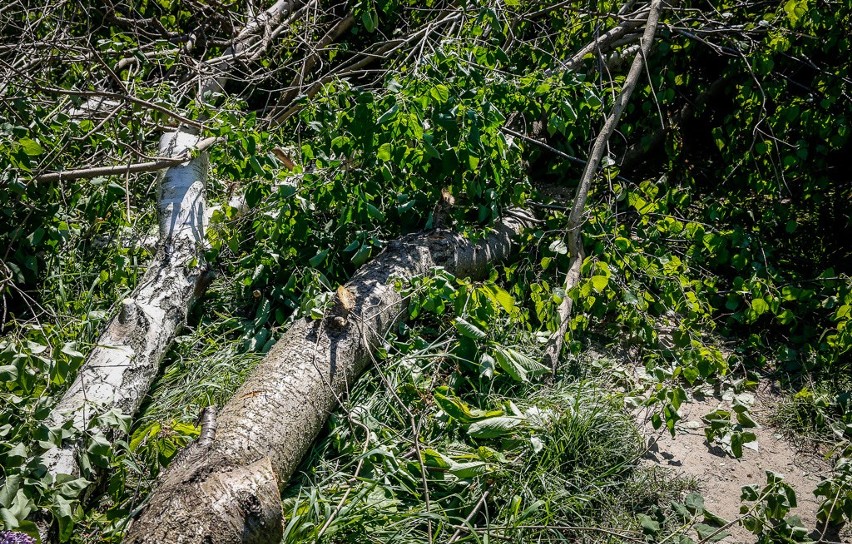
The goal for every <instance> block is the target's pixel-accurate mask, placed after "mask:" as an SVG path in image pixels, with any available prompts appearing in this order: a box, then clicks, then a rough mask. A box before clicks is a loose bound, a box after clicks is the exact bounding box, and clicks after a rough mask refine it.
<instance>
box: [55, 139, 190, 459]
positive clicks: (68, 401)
mask: <svg viewBox="0 0 852 544" xmlns="http://www.w3.org/2000/svg"><path fill="white" fill-rule="evenodd" d="M197 142H198V137H197V136H195V135H192V134H187V133H185V132H171V133H167V134H164V135H163V137H162V138H161V139H160V155H162V156H165V157H178V156H181V155H182V154H183V153H186V151H187V150H188V149H191V148H193V147H195V145H196V143H197ZM206 178H207V154H206V152H201V153H200V154H199V155H198V156H197V157H196V158H194V159H192V160H190V161H188V162H187V163H185V164H183V165H181V166H176V167H172V168H169V169H168V170H167V171H166V173H165V175H164V176H163V177H162V179H161V181H160V184H159V210H158V211H159V220H160V242H159V244H158V247H157V252H156V255H155V257H154V260H153V262H152V263H151V265H150V266H149V268H148V271H147V272H146V273H145V275H144V276H143V277H142V279H141V280H140V282H139V285H137V287H136V289H134V291H133V292H132V293H131V295H130V296H129V297H128V298H126V299H124V300H123V301H121V303H120V308H119V311H118V313H117V314H116V315H115V316H114V317H113V318H112V320H111V321H110V322H109V325H108V326H107V328H106V330H105V331H104V332H103V334H102V335H101V337H100V338H99V339H98V342H97V345H96V346H95V347H94V349H92V351H91V353H90V354H89V356H88V358H87V359H86V361H85V363H84V364H83V366H82V367H81V368H80V371H79V372H78V374H77V377H76V379H75V380H74V382H73V383H72V384H71V387H70V388H69V389H68V391H66V393H65V395H63V397H62V399H61V400H60V401H59V403H58V404H57V405H56V406H55V408H54V409H53V412H52V413H51V415H50V418H49V420H48V423H49V425H51V426H59V425H62V424H63V423H64V422H65V421H67V420H68V419H71V420H72V421H73V425H74V427H76V428H78V429H87V428H88V427H89V426H90V423H91V421H92V418H93V417H94V416H96V415H97V414H100V413H103V412H104V411H107V410H110V409H113V408H117V409H119V410H121V411H122V412H124V413H127V414H132V413H134V412H135V411H136V410H137V408H139V405H140V403H141V402H142V398H143V397H144V396H145V394H146V393H147V391H148V389H149V387H150V385H151V383H152V382H153V380H154V378H155V377H156V375H157V371H158V369H159V366H160V361H162V359H163V356H164V355H165V353H166V350H167V349H168V347H169V345H170V344H171V342H172V340H173V339H174V337H175V334H176V332H177V331H178V330H179V329H180V328H181V327H182V326H183V324H184V323H185V321H186V315H187V312H188V311H189V308H190V307H191V304H192V302H193V298H194V293H195V292H196V288H197V287H198V282H199V281H200V280H201V276H202V269H201V254H200V248H201V247H202V243H203V241H204V217H205V213H204V212H205V181H206ZM45 463H46V465H47V468H48V471H49V472H50V473H51V474H54V475H56V474H76V473H77V472H78V467H77V462H76V460H75V452H74V444H67V445H63V447H61V448H60V447H56V448H53V449H51V450H48V451H47V452H46V453H45Z"/></svg>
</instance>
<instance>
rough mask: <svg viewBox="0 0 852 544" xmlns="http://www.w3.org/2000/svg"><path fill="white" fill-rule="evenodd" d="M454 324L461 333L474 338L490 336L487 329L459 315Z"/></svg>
mask: <svg viewBox="0 0 852 544" xmlns="http://www.w3.org/2000/svg"><path fill="white" fill-rule="evenodd" d="M453 326H454V327H455V328H456V330H457V331H459V334H461V335H462V336H464V337H466V338H470V339H472V340H485V339H486V338H487V337H488V334H487V333H486V332H485V331H483V330H482V329H480V328H479V327H477V326H476V325H474V324H473V323H471V322H469V321H467V320H466V319H464V318H461V317H457V318H456V319H455V320H454V321H453Z"/></svg>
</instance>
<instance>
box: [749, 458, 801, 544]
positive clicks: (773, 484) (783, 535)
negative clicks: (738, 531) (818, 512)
mask: <svg viewBox="0 0 852 544" xmlns="http://www.w3.org/2000/svg"><path fill="white" fill-rule="evenodd" d="M783 479H784V477H783V476H782V475H780V474H776V473H775V472H772V471H771V470H767V471H766V485H765V486H764V487H763V488H761V487H760V486H759V485H757V484H753V485H747V486H743V488H742V493H741V495H740V500H741V501H744V502H751V503H752V504H751V505H748V504H743V505H742V506H740V513H741V514H742V519H741V521H740V523H742V525H743V527H745V528H746V529H748V530H749V531H750V532H752V533H754V534H755V535H757V536H758V544H763V543H770V542H771V543H776V542H812V540H811V539H810V537H809V536H808V530H807V528H805V527H804V526H803V525H802V521H801V520H800V519H799V516H795V515H793V516H788V515H787V514H788V513H789V512H790V510H791V509H793V508H795V507H796V492H795V491H794V490H793V488H792V487H790V485H789V484H787V483H784V481H783Z"/></svg>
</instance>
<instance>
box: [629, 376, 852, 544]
mask: <svg viewBox="0 0 852 544" xmlns="http://www.w3.org/2000/svg"><path fill="white" fill-rule="evenodd" d="M737 398H738V400H739V401H740V402H742V403H744V404H748V405H750V406H751V409H750V412H751V414H752V417H753V418H754V419H755V421H757V423H758V424H759V425H760V428H758V429H755V434H756V435H757V446H756V449H754V448H755V447H754V445H753V444H752V445H751V447H750V448H745V449H744V452H743V456H742V458H741V459H734V458H733V457H731V456H729V455H727V454H726V453H725V452H724V450H722V449H721V448H719V447H717V446H711V445H709V444H708V443H707V440H706V438H705V436H704V427H705V424H704V422H703V421H702V419H701V418H702V416H704V415H706V414H708V413H709V412H711V411H713V410H715V409H717V408H722V409H727V410H730V409H731V405H732V402H733V400H734V394H733V393H727V394H724V395H713V394H712V392H707V393H706V394H705V395H702V396H698V395H696V398H693V399H690V402H689V403H685V404H683V405H682V406H681V408H680V410H679V412H680V415H681V417H682V419H681V421H680V422H679V423H678V426H677V436H676V437H675V438H672V437H671V435H670V434H669V433H668V431H665V430H664V432H659V431H655V430H654V429H653V427H652V425H651V422H650V420H649V419H648V414H647V413H645V412H639V413H637V414H636V416H637V421H638V423H639V425H640V430H642V431H643V433H644V435H645V438H646V440H647V443H648V445H649V452H648V454H647V455H646V458H645V460H644V462H646V463H656V464H658V465H660V466H663V467H668V468H670V469H672V470H674V471H675V472H677V473H680V474H683V475H685V476H689V477H694V478H696V479H697V480H698V481H699V482H700V492H701V493H702V495H703V496H704V501H705V506H706V508H707V509H708V510H709V511H711V512H713V513H715V514H717V515H718V516H721V517H722V518H724V519H726V520H729V521H730V520H733V519H735V518H737V517H738V516H739V509H740V505H741V503H740V488H741V487H742V486H744V485H749V484H760V485H764V484H765V483H766V474H765V471H766V470H772V471H774V472H776V473H780V474H782V475H784V481H786V482H787V483H788V484H790V485H791V486H792V487H793V489H794V490H795V491H796V497H797V500H798V506H797V508H795V509H794V510H793V511H791V514H796V515H798V516H799V517H800V518H801V519H802V522H803V523H804V525H805V526H806V527H808V528H809V529H815V527H816V526H817V520H816V512H817V508H818V506H819V502H818V501H817V499H816V497H814V494H813V490H814V489H815V488H816V485H817V483H819V482H820V480H822V479H823V478H824V477H825V476H827V475H828V474H829V473H830V467H829V466H828V464H827V463H826V462H825V461H824V460H823V459H822V458H821V457H820V456H819V455H817V454H808V453H805V452H802V451H798V450H797V449H796V448H795V447H794V446H793V445H792V444H791V443H790V442H788V441H787V440H785V439H784V438H783V437H782V435H781V434H779V433H778V431H777V430H775V429H773V428H772V427H771V426H769V425H768V419H769V415H770V414H771V413H772V412H771V410H772V406H773V403H774V402H775V401H776V400H777V399H776V397H775V396H774V395H773V394H772V393H771V392H770V391H769V388H768V386H767V385H766V384H762V386H761V387H760V388H759V389H758V391H757V393H741V394H738V395H737ZM755 398H757V401H755ZM730 532H731V536H729V537H727V538H726V539H724V540H723V541H722V542H724V543H729V544H733V543H753V542H756V540H757V537H756V536H755V535H753V534H751V533H749V532H747V531H746V530H745V529H743V528H742V527H741V526H739V525H736V526H734V527H732V528H731V530H730ZM691 536H693V538H694V537H695V535H694V534H693V535H691ZM811 536H812V538H815V539H818V538H819V533H817V532H814V533H812V534H811ZM822 542H826V543H829V542H842V543H844V544H849V543H852V528H850V527H845V528H844V529H843V530H842V531H841V532H840V534H837V533H835V534H825V535H824V538H823V540H822Z"/></svg>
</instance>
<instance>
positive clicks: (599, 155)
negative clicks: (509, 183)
mask: <svg viewBox="0 0 852 544" xmlns="http://www.w3.org/2000/svg"><path fill="white" fill-rule="evenodd" d="M661 9H662V0H652V1H651V6H650V9H649V11H648V21H647V23H646V24H645V32H644V34H643V35H642V39H641V41H640V43H641V47H640V49H639V52H638V53H637V54H636V56H635V57H634V58H633V64H631V65H630V71H629V72H628V73H627V78H626V79H625V80H624V86H623V87H622V88H621V93H619V95H618V97H617V98H616V99H615V104H613V106H612V111H610V114H609V116H608V117H607V118H606V121H605V122H604V126H603V128H602V129H601V131H600V132H599V133H598V135H597V137H596V138H595V143H594V144H593V145H592V151H591V153H590V155H589V161H588V162H587V163H586V168H585V169H584V170H583V175H582V177H581V178H580V183H579V185H578V186H577V192H576V193H575V196H574V204H573V206H572V207H571V213H570V214H569V215H568V250H569V253H570V255H571V264H570V265H569V267H568V273H567V275H566V277H565V292H566V295H565V298H563V299H562V303H561V304H559V308H558V309H557V313H558V315H559V325H558V327H557V329H556V331H555V332H554V333H553V334H552V335H551V337H550V339H549V340H548V341H547V346H546V347H545V351H544V353H545V359H546V360H548V361H549V362H550V368H551V371H552V372H553V374H556V371H557V369H558V367H559V353H560V352H561V351H562V345H563V342H564V339H565V333H567V332H568V323H569V318H570V317H571V310H572V306H573V300H572V299H571V297H570V296H568V295H567V293H568V292H569V291H570V290H571V289H573V288H574V287H575V286H576V285H577V284H578V283H579V281H580V268H581V266H582V264H583V259H584V258H585V254H584V252H583V239H582V234H583V233H582V226H583V221H584V215H585V208H586V199H587V198H588V196H589V189H590V188H591V185H592V180H593V179H594V178H595V175H597V172H598V167H599V166H600V162H601V159H603V154H604V151H605V150H606V146H607V143H608V142H609V139H610V137H611V136H612V134H613V132H615V127H616V126H617V125H618V121H619V119H620V118H621V114H622V113H623V112H624V108H625V107H627V102H628V101H629V100H630V95H631V94H633V89H635V88H636V83H637V82H638V81H639V76H640V75H641V74H642V66H643V59H645V58H646V57H647V56H648V53H649V52H650V50H651V44H652V43H653V41H654V36H655V34H656V32H657V23H658V21H659V19H660V11H661Z"/></svg>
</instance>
